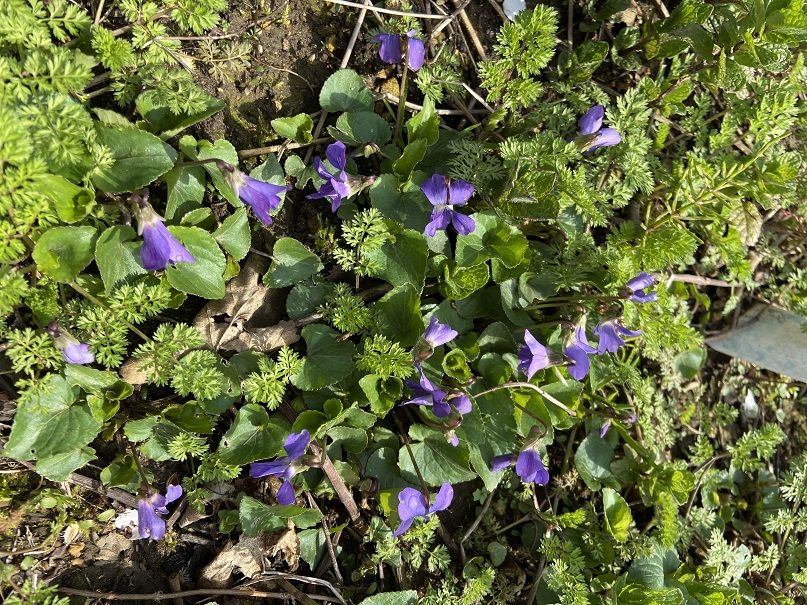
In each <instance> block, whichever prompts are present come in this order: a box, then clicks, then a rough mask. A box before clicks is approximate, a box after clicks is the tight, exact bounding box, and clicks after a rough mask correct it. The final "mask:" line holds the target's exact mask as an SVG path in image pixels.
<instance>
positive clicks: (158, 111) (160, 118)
mask: <svg viewBox="0 0 807 605" xmlns="http://www.w3.org/2000/svg"><path fill="white" fill-rule="evenodd" d="M202 95H203V96H204V98H202ZM196 99H197V100H198V101H199V102H203V103H204V109H201V110H200V111H196V112H193V113H187V112H182V113H174V112H172V111H171V110H170V109H169V108H168V107H167V106H165V105H157V104H155V102H154V101H155V95H150V94H141V95H139V96H138V97H137V99H135V106H136V107H137V111H138V113H139V114H140V115H141V116H143V118H145V120H146V122H148V124H149V126H151V128H149V130H151V131H152V132H155V133H157V132H158V133H161V134H160V138H161V139H163V140H164V141H165V140H168V139H170V138H172V137H175V136H176V135H178V134H179V133H180V132H182V131H183V130H185V129H186V128H188V127H190V126H193V125H194V124H196V123H198V122H201V121H202V120H206V119H207V118H209V117H210V116H212V115H213V114H214V113H217V112H219V111H221V110H222V109H224V108H225V107H226V106H227V104H226V103H225V102H224V101H220V100H218V99H216V98H215V97H211V96H210V95H206V94H204V93H199V94H198V96H197V97H196Z"/></svg>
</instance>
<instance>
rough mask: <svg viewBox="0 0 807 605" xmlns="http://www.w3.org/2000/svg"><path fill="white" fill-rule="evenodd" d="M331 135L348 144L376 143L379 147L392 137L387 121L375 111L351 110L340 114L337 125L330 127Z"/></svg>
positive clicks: (359, 145) (356, 145)
mask: <svg viewBox="0 0 807 605" xmlns="http://www.w3.org/2000/svg"><path fill="white" fill-rule="evenodd" d="M328 132H329V133H330V135H331V136H332V137H333V138H335V139H338V140H340V141H342V142H344V143H347V144H348V145H352V146H354V147H361V146H362V145H366V144H367V143H374V144H376V145H378V146H379V147H383V146H384V145H386V144H387V143H388V142H389V140H390V139H391V138H392V129H391V128H390V125H389V124H388V123H387V121H386V120H385V119H384V118H382V117H381V116H380V115H378V114H377V113H375V112H373V111H349V112H346V113H343V114H342V115H340V116H339V117H338V118H337V120H336V127H328Z"/></svg>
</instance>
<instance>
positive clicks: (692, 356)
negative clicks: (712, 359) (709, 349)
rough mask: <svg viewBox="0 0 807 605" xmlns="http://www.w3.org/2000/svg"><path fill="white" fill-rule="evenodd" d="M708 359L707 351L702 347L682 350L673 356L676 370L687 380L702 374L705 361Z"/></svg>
mask: <svg viewBox="0 0 807 605" xmlns="http://www.w3.org/2000/svg"><path fill="white" fill-rule="evenodd" d="M705 361H706V351H705V350H704V349H703V348H702V347H697V348H694V349H689V350H687V351H681V352H680V353H678V355H676V356H675V357H674V358H673V365H674V366H675V369H676V371H677V372H678V373H679V374H680V375H681V376H683V377H684V379H685V380H692V379H693V378H695V377H696V376H697V375H698V374H700V371H701V368H702V367H703V363H704V362H705Z"/></svg>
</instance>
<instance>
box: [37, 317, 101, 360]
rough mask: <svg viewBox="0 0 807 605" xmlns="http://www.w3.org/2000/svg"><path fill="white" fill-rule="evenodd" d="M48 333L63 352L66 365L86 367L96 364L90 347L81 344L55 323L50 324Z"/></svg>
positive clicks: (83, 343)
mask: <svg viewBox="0 0 807 605" xmlns="http://www.w3.org/2000/svg"><path fill="white" fill-rule="evenodd" d="M47 332H48V334H50V336H51V337H52V338H53V344H54V345H55V346H56V348H57V349H59V350H60V351H61V352H62V357H63V358H64V362H65V363H71V364H74V365H85V364H88V363H94V362H95V355H93V353H92V351H90V345H88V344H87V343H85V342H79V341H78V340H76V339H75V338H73V336H72V335H71V334H70V333H69V332H68V331H67V330H65V329H63V328H61V327H60V326H59V324H57V323H56V322H55V321H52V322H50V324H49V325H48V327H47Z"/></svg>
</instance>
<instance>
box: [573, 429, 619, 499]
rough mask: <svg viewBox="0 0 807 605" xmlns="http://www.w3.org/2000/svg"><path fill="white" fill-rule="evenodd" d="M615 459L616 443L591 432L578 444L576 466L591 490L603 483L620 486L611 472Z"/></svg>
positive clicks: (596, 488) (575, 456) (598, 487)
mask: <svg viewBox="0 0 807 605" xmlns="http://www.w3.org/2000/svg"><path fill="white" fill-rule="evenodd" d="M613 459H614V445H613V444H612V443H611V442H610V441H608V440H607V439H602V438H600V436H599V435H597V434H595V433H591V434H589V435H588V436H587V437H586V438H585V439H583V441H582V442H581V443H580V445H579V446H578V448H577V452H576V453H575V455H574V466H575V468H577V472H579V473H580V477H581V478H582V479H583V482H585V484H586V485H587V486H588V488H589V489H590V490H592V491H596V490H598V489H600V487H601V486H602V484H603V483H605V484H606V485H612V486H613V487H616V488H618V487H619V484H618V483H617V481H616V479H615V478H614V476H613V474H612V473H611V461H612V460H613Z"/></svg>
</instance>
